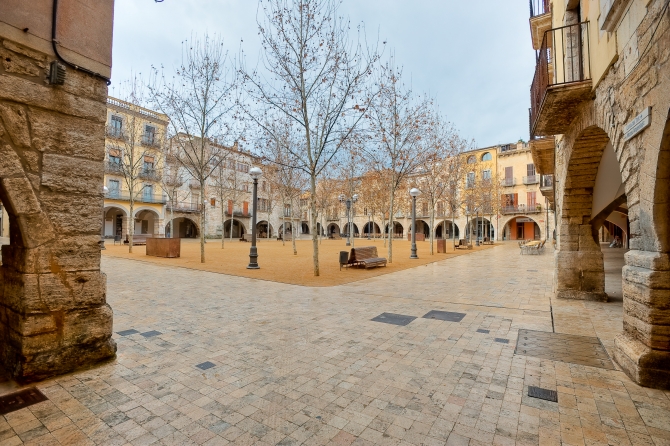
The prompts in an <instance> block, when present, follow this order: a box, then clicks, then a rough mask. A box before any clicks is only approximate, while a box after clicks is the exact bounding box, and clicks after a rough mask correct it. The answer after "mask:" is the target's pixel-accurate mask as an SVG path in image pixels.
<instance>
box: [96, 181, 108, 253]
mask: <svg viewBox="0 0 670 446" xmlns="http://www.w3.org/2000/svg"><path fill="white" fill-rule="evenodd" d="M102 193H103V194H104V195H107V194H108V193H109V188H107V186H102ZM98 244H99V245H100V250H103V249H107V248H105V206H104V204H103V206H102V229H101V231H100V242H99V243H98Z"/></svg>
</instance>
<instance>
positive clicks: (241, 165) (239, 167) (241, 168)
mask: <svg viewBox="0 0 670 446" xmlns="http://www.w3.org/2000/svg"><path fill="white" fill-rule="evenodd" d="M237 171H238V172H242V173H249V166H248V165H247V164H244V163H237Z"/></svg>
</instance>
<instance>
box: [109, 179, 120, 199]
mask: <svg viewBox="0 0 670 446" xmlns="http://www.w3.org/2000/svg"><path fill="white" fill-rule="evenodd" d="M107 189H109V192H108V193H107V194H108V195H109V196H110V197H118V196H119V194H120V193H121V184H120V183H119V180H109V182H108V183H107Z"/></svg>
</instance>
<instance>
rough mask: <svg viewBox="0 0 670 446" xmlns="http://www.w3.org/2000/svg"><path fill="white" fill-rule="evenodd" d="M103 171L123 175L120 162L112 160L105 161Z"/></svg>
mask: <svg viewBox="0 0 670 446" xmlns="http://www.w3.org/2000/svg"><path fill="white" fill-rule="evenodd" d="M105 173H109V174H112V175H123V166H122V165H121V163H115V162H113V161H105Z"/></svg>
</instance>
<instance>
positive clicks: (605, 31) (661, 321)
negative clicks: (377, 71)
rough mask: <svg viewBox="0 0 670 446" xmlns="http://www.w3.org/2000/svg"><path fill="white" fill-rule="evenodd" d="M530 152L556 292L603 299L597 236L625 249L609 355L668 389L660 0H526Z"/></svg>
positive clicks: (667, 137) (668, 137)
mask: <svg viewBox="0 0 670 446" xmlns="http://www.w3.org/2000/svg"><path fill="white" fill-rule="evenodd" d="M531 6H532V7H531V18H530V27H531V40H532V45H533V48H534V49H535V50H536V55H537V57H536V60H537V64H536V69H535V75H534V78H533V83H532V86H531V104H530V105H531V107H530V133H531V141H530V144H531V151H532V155H533V159H534V160H535V165H536V168H537V171H538V173H540V174H541V175H553V178H554V179H555V181H554V182H553V184H554V187H553V190H550V189H546V190H543V193H544V192H546V195H545V196H547V198H548V199H549V200H550V201H552V202H553V203H554V206H555V209H556V214H557V220H558V225H557V251H556V254H555V268H556V270H555V271H556V272H555V275H554V277H555V282H554V287H555V293H556V296H557V297H558V298H565V299H584V300H595V301H606V300H607V294H606V293H605V271H604V260H603V253H602V251H601V247H600V243H599V242H600V241H601V240H602V239H603V238H604V235H605V234H604V231H603V227H606V228H608V229H607V233H610V234H611V233H612V232H614V233H617V232H618V233H619V234H621V235H622V237H623V238H624V241H625V243H626V244H627V245H628V246H629V247H630V251H629V252H627V253H626V256H625V261H626V265H625V266H624V268H623V271H622V278H623V331H622V333H621V334H620V335H619V336H618V337H617V338H616V339H615V345H614V350H613V352H614V359H615V360H616V362H617V363H618V364H619V365H620V366H621V368H622V369H623V370H624V371H625V372H626V373H627V374H628V376H630V378H631V379H633V380H634V381H636V382H637V383H639V384H641V385H644V386H652V387H661V388H670V324H669V323H668V320H670V310H668V308H670V293H669V291H668V290H669V289H670V285H669V284H670V255H669V253H670V231H669V229H670V228H669V227H668V220H669V219H668V216H669V215H670V201H669V200H668V197H669V196H670V183H669V182H668V172H670V121H669V116H668V110H669V108H670V78H669V77H668V75H667V73H670V63H669V62H670V61H669V58H670V14H669V12H668V7H669V4H668V2H667V1H666V0H607V1H606V0H600V1H599V2H598V1H586V0H581V1H572V0H570V1H568V0H552V1H547V0H543V1H534V2H531Z"/></svg>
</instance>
